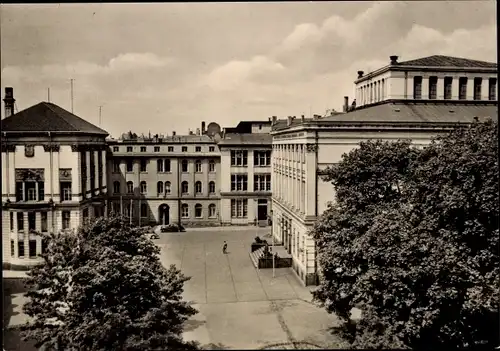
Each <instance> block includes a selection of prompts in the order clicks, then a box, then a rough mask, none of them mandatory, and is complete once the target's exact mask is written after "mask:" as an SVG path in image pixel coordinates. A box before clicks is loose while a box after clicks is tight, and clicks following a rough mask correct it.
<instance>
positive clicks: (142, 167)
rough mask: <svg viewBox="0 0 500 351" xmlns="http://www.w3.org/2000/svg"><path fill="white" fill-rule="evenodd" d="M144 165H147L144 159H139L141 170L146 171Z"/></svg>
mask: <svg viewBox="0 0 500 351" xmlns="http://www.w3.org/2000/svg"><path fill="white" fill-rule="evenodd" d="M146 167H147V162H146V160H141V172H146V171H147V169H146Z"/></svg>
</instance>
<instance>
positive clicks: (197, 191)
mask: <svg viewBox="0 0 500 351" xmlns="http://www.w3.org/2000/svg"><path fill="white" fill-rule="evenodd" d="M194 186H195V191H196V194H201V192H202V190H203V189H202V186H201V182H200V181H197V182H196V183H195V184H194Z"/></svg>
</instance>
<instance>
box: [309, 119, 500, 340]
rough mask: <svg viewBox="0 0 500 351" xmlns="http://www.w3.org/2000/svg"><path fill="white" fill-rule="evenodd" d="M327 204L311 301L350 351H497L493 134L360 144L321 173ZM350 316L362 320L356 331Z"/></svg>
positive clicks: (485, 127) (488, 126)
mask: <svg viewBox="0 0 500 351" xmlns="http://www.w3.org/2000/svg"><path fill="white" fill-rule="evenodd" d="M326 180H328V181H331V182H332V184H333V185H334V186H335V190H336V201H335V202H334V203H333V204H331V205H330V207H329V208H328V209H327V210H326V211H325V212H324V213H323V215H322V216H321V218H320V219H319V221H318V222H317V224H316V225H315V228H314V230H313V235H314V238H315V240H316V242H317V246H318V263H319V266H320V267H321V271H322V280H321V284H320V286H319V287H318V289H317V291H316V292H315V293H314V297H315V299H316V300H317V301H319V302H321V303H322V304H323V305H324V306H325V307H326V309H327V311H329V312H335V313H336V314H337V315H338V316H339V317H340V318H341V319H343V321H344V322H345V324H344V328H343V331H344V336H345V337H346V338H347V339H348V341H349V342H350V343H351V346H352V347H354V348H356V347H361V348H423V347H425V348H462V347H480V346H484V347H489V348H491V347H492V346H497V344H498V340H499V332H498V331H499V317H500V315H499V307H500V303H499V292H498V286H500V265H499V253H498V243H499V230H498V215H499V210H498V134H497V124H496V123H492V122H488V123H475V124H474V125H472V126H471V127H470V128H459V129H456V130H454V131H453V132H451V133H450V134H449V135H446V136H444V137H439V138H435V139H434V140H433V142H432V143H431V144H430V145H429V146H428V147H426V148H424V149H423V150H418V149H415V148H411V147H410V144H409V142H401V141H399V142H397V143H387V142H385V143H384V142H381V141H377V142H366V143H361V145H360V148H358V149H355V150H353V151H351V152H350V153H349V154H347V155H344V157H343V159H342V161H341V162H340V163H339V164H338V165H336V166H335V167H332V168H330V169H329V170H328V175H327V177H326ZM353 307H359V308H360V309H361V310H362V317H361V320H360V321H359V322H358V323H353V321H351V320H350V318H349V317H350V311H351V309H352V308H353Z"/></svg>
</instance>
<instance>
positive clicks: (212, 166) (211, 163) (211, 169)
mask: <svg viewBox="0 0 500 351" xmlns="http://www.w3.org/2000/svg"><path fill="white" fill-rule="evenodd" d="M208 171H209V172H211V173H213V172H215V161H214V160H210V161H208Z"/></svg>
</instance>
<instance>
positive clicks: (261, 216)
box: [257, 199, 267, 227]
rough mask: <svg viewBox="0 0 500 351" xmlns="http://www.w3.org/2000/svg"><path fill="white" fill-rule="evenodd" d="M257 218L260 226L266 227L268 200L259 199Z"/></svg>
mask: <svg viewBox="0 0 500 351" xmlns="http://www.w3.org/2000/svg"><path fill="white" fill-rule="evenodd" d="M257 220H258V221H259V227H265V226H266V225H267V200H266V199H259V200H258V201H257Z"/></svg>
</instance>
